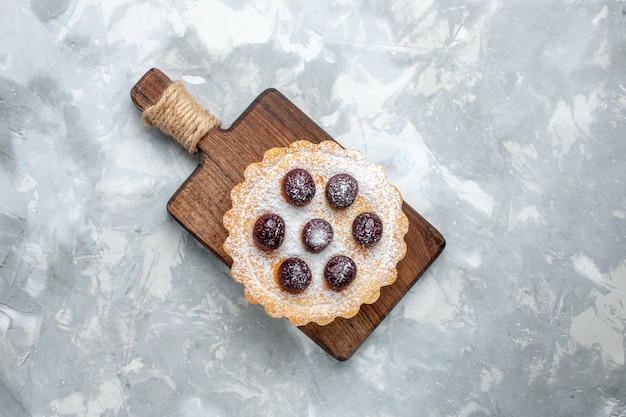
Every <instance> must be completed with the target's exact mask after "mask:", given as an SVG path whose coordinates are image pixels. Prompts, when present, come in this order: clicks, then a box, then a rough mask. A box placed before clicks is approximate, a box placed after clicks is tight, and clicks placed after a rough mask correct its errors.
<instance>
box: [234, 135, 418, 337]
mask: <svg viewBox="0 0 626 417" xmlns="http://www.w3.org/2000/svg"><path fill="white" fill-rule="evenodd" d="M295 168H302V169H305V170H307V171H308V172H309V173H310V174H311V176H312V177H313V179H314V181H315V186H316V192H315V196H314V197H313V199H312V200H311V201H310V202H309V203H307V204H306V205H304V206H294V205H292V204H290V203H288V202H287V201H286V200H285V198H284V197H283V195H282V193H281V182H282V179H283V177H284V175H285V174H286V173H287V172H289V171H290V170H292V169H295ZM339 173H347V174H350V175H352V176H353V177H354V178H355V179H356V180H357V182H358V185H359V191H358V194H357V197H356V199H355V201H354V202H353V203H352V204H351V205H350V206H349V207H347V208H344V209H335V208H333V207H331V206H330V205H329V204H328V202H327V201H326V198H325V192H324V190H325V185H326V183H327V182H328V180H329V179H330V178H331V177H332V176H333V175H335V174H339ZM244 177H245V180H244V182H243V183H241V184H237V185H236V186H235V187H233V189H232V191H231V200H232V208H231V210H229V211H228V212H227V213H226V214H225V215H224V219H223V220H224V227H225V228H226V229H227V230H228V233H229V236H228V238H227V239H226V241H225V243H224V250H225V251H226V253H227V254H228V255H229V256H230V257H231V258H232V260H233V264H232V267H231V276H232V277H233V279H234V280H235V281H237V282H239V283H241V284H243V286H244V295H245V297H246V299H247V300H248V301H249V302H250V303H253V304H261V305H263V307H264V308H265V311H266V312H267V314H268V315H269V316H271V317H276V318H278V317H286V318H287V319H289V321H290V322H291V323H293V324H294V325H296V326H302V325H305V324H308V323H310V322H315V323H318V324H320V325H325V324H328V323H330V322H332V321H333V320H334V319H335V318H336V317H344V318H350V317H353V316H354V315H356V314H357V313H358V311H359V309H360V307H361V305H362V304H364V303H365V304H371V303H373V302H375V301H376V300H377V299H378V298H379V296H380V289H381V287H383V286H386V285H390V284H392V283H393V282H395V280H396V277H397V271H396V265H397V263H398V262H399V261H400V260H401V259H402V258H403V257H404V255H405V253H406V244H405V242H404V236H405V234H406V233H407V231H408V225H409V222H408V219H407V217H406V216H405V215H404V213H403V211H402V196H401V194H400V192H399V191H398V190H397V188H396V187H394V186H393V185H391V184H389V182H388V180H387V177H386V174H385V171H384V169H383V168H382V167H381V166H379V165H376V164H373V163H371V162H369V161H367V159H366V158H365V155H364V154H363V153H362V152H359V151H356V150H346V149H343V148H342V147H341V146H339V145H338V144H337V143H335V142H333V141H324V142H322V143H319V144H313V143H311V142H308V141H297V142H294V143H293V144H291V145H290V146H288V147H284V148H273V149H270V150H268V151H267V152H266V153H265V155H264V157H263V160H262V161H261V162H259V163H253V164H251V165H249V166H248V167H247V168H246V170H245V172H244ZM363 212H373V213H376V214H377V215H378V216H379V217H380V218H381V219H382V222H383V235H382V238H381V240H380V241H379V242H378V243H376V244H375V245H374V246H372V247H364V246H361V245H359V244H358V243H356V241H355V240H354V238H353V237H352V221H353V220H354V218H355V217H356V216H357V215H358V214H360V213H363ZM266 213H275V214H278V215H279V216H281V217H282V218H283V219H284V221H285V238H284V242H283V244H282V245H281V246H280V247H279V248H278V249H275V250H273V251H264V250H261V249H259V248H258V247H257V246H256V245H255V243H254V239H253V233H252V230H253V227H254V223H255V221H256V220H257V218H258V217H259V216H261V215H263V214H266ZM314 218H321V219H324V220H326V221H328V222H329V223H330V224H331V225H332V227H333V230H334V239H333V240H332V242H331V243H330V244H329V245H328V247H326V248H325V249H323V250H322V251H321V252H320V253H312V252H309V251H307V250H306V249H305V247H304V245H303V244H302V241H301V231H302V228H303V227H304V224H305V223H306V222H307V221H309V220H311V219H314ZM336 255H345V256H348V257H350V258H351V259H353V260H354V262H355V263H356V265H357V275H356V277H355V279H354V281H353V282H352V283H351V284H350V285H349V286H348V287H347V288H345V289H343V290H341V291H334V290H332V289H331V288H330V287H329V286H328V285H327V284H326V283H325V281H324V272H323V271H324V266H325V265H326V263H327V262H328V260H329V259H330V258H332V257H333V256H336ZM289 257H298V258H301V259H303V260H304V261H305V262H307V264H308V265H309V267H310V269H311V273H312V281H311V284H310V285H309V287H308V288H307V289H306V290H305V291H303V292H302V293H300V294H292V293H289V292H287V291H285V290H284V289H282V288H281V287H280V285H279V283H278V281H277V270H278V267H279V266H280V264H281V262H282V261H283V260H285V259H287V258H289Z"/></svg>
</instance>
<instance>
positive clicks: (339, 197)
mask: <svg viewBox="0 0 626 417" xmlns="http://www.w3.org/2000/svg"><path fill="white" fill-rule="evenodd" d="M358 192H359V183H358V182H357V180H356V179H354V177H353V176H352V175H349V174H346V173H341V174H337V175H333V176H332V177H331V178H330V179H329V180H328V183H327V184H326V200H328V204H330V205H331V206H333V207H334V208H338V209H343V208H346V207H348V206H350V204H352V203H353V202H354V199H355V198H356V195H357V193H358Z"/></svg>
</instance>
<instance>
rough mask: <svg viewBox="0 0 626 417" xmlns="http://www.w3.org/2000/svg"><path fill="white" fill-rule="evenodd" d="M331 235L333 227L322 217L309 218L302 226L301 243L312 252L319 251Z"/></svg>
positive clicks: (327, 242)
mask: <svg viewBox="0 0 626 417" xmlns="http://www.w3.org/2000/svg"><path fill="white" fill-rule="evenodd" d="M333 236H334V233H333V227H332V226H331V225H330V223H328V222H327V221H326V220H324V219H313V220H309V221H308V222H307V224H305V225H304V227H303V228H302V243H303V244H304V246H305V247H306V248H307V249H308V250H310V251H311V252H313V253H318V252H321V251H322V249H324V248H325V247H326V246H328V245H329V244H330V242H331V241H332V240H333Z"/></svg>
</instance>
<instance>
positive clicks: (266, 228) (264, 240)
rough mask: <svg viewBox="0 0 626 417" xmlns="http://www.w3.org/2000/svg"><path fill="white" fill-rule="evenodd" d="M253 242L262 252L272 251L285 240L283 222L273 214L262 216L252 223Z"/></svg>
mask: <svg viewBox="0 0 626 417" xmlns="http://www.w3.org/2000/svg"><path fill="white" fill-rule="evenodd" d="M253 236H254V242H255V243H256V244H257V246H258V247H259V248H261V249H263V250H274V249H278V247H279V246H280V245H281V244H282V243H283V239H284V238H285V222H284V221H283V219H282V217H280V216H279V215H277V214H274V213H267V214H263V215H262V216H261V217H259V218H258V219H257V221H256V223H254V230H253Z"/></svg>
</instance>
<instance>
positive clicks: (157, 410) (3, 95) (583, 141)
mask: <svg viewBox="0 0 626 417" xmlns="http://www.w3.org/2000/svg"><path fill="white" fill-rule="evenodd" d="M625 64H626V2H624V1H617V0H615V1H610V0H609V1H602V0H588V1H574V0H572V1H543V0H528V1H521V0H518V1H504V0H499V1H498V0H491V1H489V0H484V1H482V0H474V1H461V0H447V1H406V0H390V1H378V2H376V1H362V2H359V1H350V0H337V1H331V2H325V1H320V2H318V1H304V0H302V1H285V2H278V1H275V2H272V1H226V0H209V1H195V0H182V1H176V2H174V1H165V0H146V1H132V0H111V1H109V0H107V1H97V0H54V1H47V0H31V1H28V2H27V1H18V0H0V190H1V194H0V405H1V406H2V407H0V415H9V416H12V417H13V416H21V415H31V416H98V415H106V416H148V415H162V416H177V415H181V416H252V415H267V416H294V415H309V416H462V417H470V416H471V417H478V416H529V417H531V416H532V417H535V416H607V417H608V416H622V417H623V416H626V367H625V365H624V362H625V348H624V345H625V340H624V334H625V333H624V328H625V325H626V307H625V303H626V186H625V183H624V181H625V180H626V166H625V162H626V138H625V136H626V129H625V128H626V125H625V120H626V73H625V70H626V66H625ZM153 66H156V67H159V68H161V69H163V70H164V71H165V72H166V73H167V74H168V75H170V76H171V77H172V78H174V79H182V80H184V81H185V82H186V84H187V87H188V89H189V90H190V91H191V92H192V93H193V94H194V95H195V97H196V98H197V99H198V101H199V102H200V103H201V104H202V105H203V106H205V107H207V108H209V109H210V110H211V111H212V112H213V113H214V114H216V115H217V116H219V117H220V118H221V119H222V120H223V121H224V125H225V126H228V125H229V124H230V123H232V121H234V119H235V118H236V117H237V116H238V115H239V114H240V113H241V112H242V111H243V110H244V109H245V108H246V107H247V105H248V104H249V103H250V102H251V101H252V100H253V99H254V98H255V97H256V96H257V95H258V94H259V93H260V92H261V91H262V90H263V89H265V88H267V87H276V88H278V89H279V90H281V91H282V92H283V93H284V94H285V95H286V96H287V97H288V98H290V99H291V100H292V101H293V102H294V103H296V104H297V105H298V106H299V107H300V108H302V109H303V110H304V111H305V112H306V113H307V114H308V115H310V116H311V117H312V118H313V119H314V120H315V121H316V122H318V123H319V124H320V125H321V126H322V127H323V128H324V129H326V130H327V131H328V132H329V133H330V134H331V135H332V136H333V137H335V138H336V139H337V140H338V141H339V142H340V143H341V144H343V145H344V146H346V147H351V148H357V149H361V150H363V151H364V152H365V153H366V154H367V156H368V157H369V158H370V159H371V160H372V161H374V162H377V163H380V164H382V165H384V166H385V167H386V168H387V171H388V174H389V177H390V179H391V181H392V182H393V183H394V184H396V185H397V186H398V187H399V188H400V190H401V191H402V193H403V195H404V197H405V199H406V200H407V201H408V202H409V204H411V205H412V206H413V207H414V208H416V209H417V210H418V211H419V212H420V213H421V214H422V215H424V216H425V217H426V218H427V219H428V220H429V221H430V222H431V223H432V224H433V225H435V226H436V227H437V228H438V229H439V230H441V232H442V233H443V234H444V236H445V237H446V239H447V242H448V246H447V248H446V250H445V251H444V253H443V255H442V256H441V257H440V258H439V259H438V260H437V261H436V263H435V264H434V265H433V266H432V267H431V268H430V269H429V270H428V272H427V273H426V274H425V275H424V276H423V277H422V279H421V280H420V281H419V282H418V283H417V285H416V286H415V287H414V288H413V289H412V291H411V292H410V293H409V294H408V295H407V296H406V297H405V298H404V299H403V300H402V301H401V303H400V304H399V305H398V306H397V308H396V309H394V310H393V312H392V313H391V314H390V316H389V317H388V318H387V319H386V320H385V321H384V322H383V324H382V325H381V326H380V327H379V328H378V329H377V330H376V332H375V333H374V334H373V335H372V337H371V338H370V339H368V341H367V342H366V343H365V344H364V345H363V346H362V348H361V349H360V350H359V351H358V352H357V353H356V354H355V356H354V357H353V358H352V359H350V360H349V361H347V362H344V363H339V362H336V361H335V360H333V359H331V358H329V357H328V356H327V355H326V354H325V353H323V352H322V351H321V350H320V349H319V348H318V347H317V346H316V345H314V344H313V343H312V342H311V341H309V340H308V339H307V338H306V337H304V336H303V335H302V334H301V333H300V332H299V331H297V330H296V329H294V328H293V327H292V326H290V325H289V324H288V323H287V322H286V321H284V320H275V319H271V318H268V317H267V316H265V314H264V313H263V310H262V309H261V308H260V307H258V306H250V305H248V304H246V302H245V300H244V299H243V296H242V288H241V286H240V285H239V284H236V283H234V282H233V281H232V280H231V279H230V278H229V276H228V271H227V269H226V268H225V267H224V266H223V265H221V264H220V263H219V262H218V261H217V260H216V259H215V258H214V257H213V256H212V255H211V254H210V253H209V252H207V251H206V250H205V249H204V248H202V247H201V246H200V245H199V244H197V243H196V242H195V241H194V240H193V238H191V237H190V236H189V235H188V234H187V233H186V232H184V231H183V230H181V228H180V227H179V226H178V224H177V223H176V222H175V221H173V220H172V219H171V218H170V217H169V216H168V214H167V213H166V211H165V204H166V202H167V200H168V199H169V197H170V196H171V195H172V194H173V193H174V191H175V190H176V189H177V188H178V187H179V186H180V184H181V183H182V182H183V181H184V179H185V178H187V176H188V175H189V174H190V173H191V171H192V170H193V169H194V167H195V166H196V164H197V159H194V158H193V157H190V156H189V155H187V154H186V152H185V151H184V150H183V149H182V148H180V147H179V146H178V145H176V144H175V143H173V142H172V141H170V140H168V139H167V138H165V137H163V136H162V135H161V134H159V133H158V132H157V131H155V130H154V129H150V128H146V127H144V126H142V124H141V122H140V115H139V113H138V111H137V110H136V109H135V108H134V107H133V106H132V104H131V102H130V99H129V90H130V88H131V87H132V85H133V84H134V83H135V82H136V81H137V80H138V79H139V78H140V77H141V75H143V73H144V72H145V71H146V70H148V69H149V68H150V67H153Z"/></svg>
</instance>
